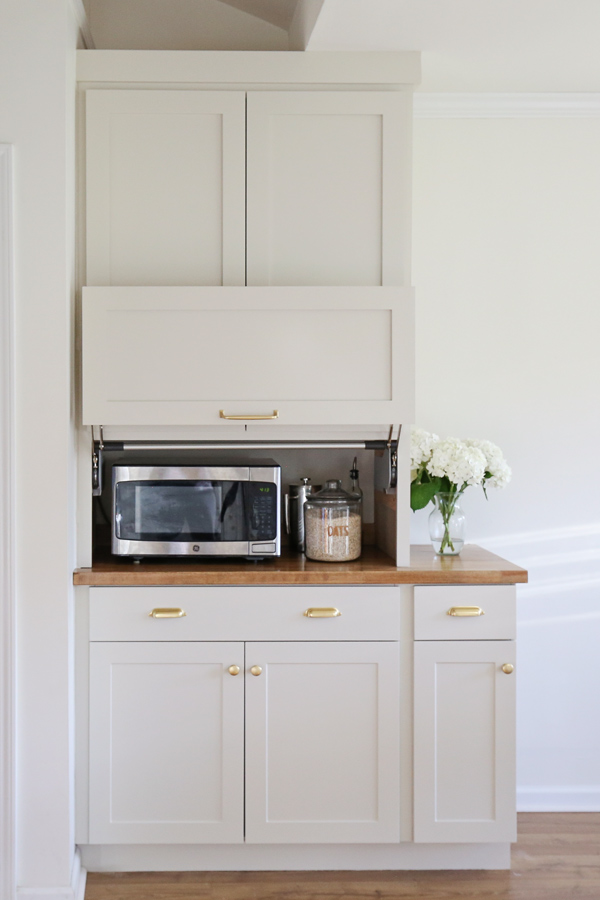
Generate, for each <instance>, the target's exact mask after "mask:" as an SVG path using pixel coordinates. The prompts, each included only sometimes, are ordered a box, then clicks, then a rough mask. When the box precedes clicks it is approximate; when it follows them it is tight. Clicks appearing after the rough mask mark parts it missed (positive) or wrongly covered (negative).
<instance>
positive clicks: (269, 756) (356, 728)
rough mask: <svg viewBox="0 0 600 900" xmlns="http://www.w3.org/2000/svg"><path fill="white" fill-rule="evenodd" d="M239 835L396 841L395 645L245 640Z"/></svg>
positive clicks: (256, 839)
mask: <svg viewBox="0 0 600 900" xmlns="http://www.w3.org/2000/svg"><path fill="white" fill-rule="evenodd" d="M246 665H247V670H246V841H247V842H249V843H255V844H256V843H342V842H352V843H364V842H376V843H384V842H396V841H399V838H400V834H399V820H400V795H399V790H400V789H399V773H400V754H399V731H400V727H399V678H400V676H399V651H398V644H397V643H395V642H388V641H373V642H370V641H356V642H351V641H347V642H346V641H336V642H335V643H334V642H327V641H319V642H311V641H303V642H285V643H277V642H269V643H248V644H247V645H246Z"/></svg>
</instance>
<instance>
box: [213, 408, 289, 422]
mask: <svg viewBox="0 0 600 900" xmlns="http://www.w3.org/2000/svg"><path fill="white" fill-rule="evenodd" d="M219 418H220V419H233V420H234V421H235V422H260V421H261V420H262V419H278V418H279V410H278V409H274V410H273V413H272V415H270V416H226V415H225V410H224V409H220V410H219Z"/></svg>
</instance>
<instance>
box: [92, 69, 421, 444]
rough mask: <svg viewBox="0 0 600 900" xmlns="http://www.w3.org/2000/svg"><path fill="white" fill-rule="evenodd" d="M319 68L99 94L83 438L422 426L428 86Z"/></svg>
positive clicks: (403, 72) (145, 82)
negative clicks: (107, 429)
mask: <svg viewBox="0 0 600 900" xmlns="http://www.w3.org/2000/svg"><path fill="white" fill-rule="evenodd" d="M305 56H306V57H307V58H304V57H303V58H302V62H301V69H302V73H299V72H298V71H296V65H297V62H298V60H297V58H296V57H297V54H290V55H289V57H288V55H285V54H282V55H281V57H282V58H281V59H279V58H278V55H276V54H271V56H269V55H268V54H264V55H261V54H258V55H256V54H255V55H254V56H252V55H250V58H244V59H243V60H241V62H243V71H248V72H252V71H254V68H253V67H254V66H255V64H257V63H260V65H261V66H262V68H261V69H260V71H261V72H262V73H263V74H262V77H261V78H258V77H255V78H250V77H249V76H248V78H247V80H246V79H244V78H242V77H241V76H240V71H239V67H238V68H237V69H236V67H235V59H232V65H233V67H234V68H233V70H232V72H231V73H230V74H229V76H228V77H227V78H225V77H223V73H221V75H220V76H219V78H217V77H216V74H215V78H214V80H213V85H216V84H218V86H219V89H218V90H205V89H204V88H206V87H209V86H211V84H210V83H208V82H206V81H205V82H204V83H203V80H202V78H200V77H199V78H198V79H196V80H190V76H189V73H188V76H185V72H182V71H180V70H179V69H177V72H178V73H179V74H178V75H177V77H176V73H175V70H171V69H169V72H171V75H170V78H167V77H166V72H165V71H163V69H164V65H165V61H164V59H163V57H160V55H158V56H157V57H156V58H155V57H153V56H149V57H148V58H147V63H148V65H149V66H150V69H148V68H146V69H144V67H143V66H142V68H141V69H140V70H139V71H138V69H137V68H136V67H139V65H140V63H141V61H140V58H139V57H135V56H131V55H127V57H126V58H125V57H123V62H126V63H127V65H126V66H125V69H126V70H127V72H128V77H127V78H126V79H123V81H122V87H118V85H119V78H118V77H117V76H116V75H115V76H111V77H110V78H109V77H107V73H106V72H104V70H102V71H103V74H102V79H101V80H100V81H97V82H94V81H91V82H90V81H87V82H86V87H85V88H84V92H85V118H86V136H85V140H86V236H85V240H86V274H85V279H84V284H85V285H86V287H87V293H86V289H84V299H83V423H84V424H87V425H90V424H100V423H102V424H105V425H124V426H129V425H131V426H137V425H142V426H168V425H177V426H180V425H181V426H196V425H198V426H205V425H217V426H218V427H219V428H221V429H222V432H223V434H225V433H233V430H234V429H237V428H239V427H240V422H252V423H254V422H256V421H257V419H262V418H267V417H268V418H269V420H270V422H271V433H272V434H274V433H275V431H274V430H273V429H272V423H273V421H275V418H276V419H277V421H278V424H280V425H284V426H297V425H299V426H305V425H311V426H313V425H314V426H324V427H329V426H338V425H341V426H357V425H358V426H365V427H371V426H376V427H377V428H383V427H386V426H387V425H388V424H389V423H390V422H408V421H411V419H412V417H413V352H414V351H413V343H414V323H413V300H412V293H411V290H410V144H411V137H410V134H411V119H412V116H411V100H412V93H411V89H410V86H409V85H408V84H405V83H403V82H402V81H401V80H398V81H396V82H393V83H392V82H390V80H389V78H390V76H389V72H388V73H387V74H385V73H386V72H387V69H386V64H385V61H383V62H377V60H375V59H374V60H372V66H374V68H373V71H372V72H371V76H370V80H369V79H367V83H365V84H361V83H359V81H358V76H356V75H355V74H353V72H351V71H350V69H351V68H352V67H350V68H349V63H350V62H351V61H350V60H347V59H346V58H345V57H344V58H340V59H338V57H337V56H336V55H333V54H332V55H331V56H330V57H328V61H327V60H326V61H325V62H327V65H326V66H325V68H323V60H321V61H319V58H318V57H315V59H314V60H313V62H311V59H310V58H308V56H307V55H305ZM259 57H260V59H259ZM360 57H361V54H357V55H356V60H355V64H356V67H358V69H357V71H358V72H359V73H360V72H361V71H362V69H361V66H362V62H363V61H362V59H361V58H360ZM236 59H237V57H236ZM394 59H396V57H394ZM185 60H188V62H190V64H191V65H192V68H194V65H196V67H198V66H200V68H199V69H198V72H199V73H200V71H201V70H202V71H204V69H202V66H205V67H206V66H207V65H208V67H209V68H210V65H212V63H210V65H209V60H207V59H206V58H205V56H203V55H200V56H199V57H196V56H195V55H193V54H189V56H186V57H185V59H181V60H180V59H179V57H177V59H176V60H174V61H173V65H175V64H177V65H179V63H180V62H181V63H183V62H184V61H185ZM194 61H195V62H194ZM97 62H98V60H95V61H94V60H92V61H91V63H93V65H92V68H93V67H94V65H95V64H96V63H97ZM101 62H102V60H101V59H100V63H101ZM167 62H168V61H167ZM238 62H240V60H239V61H238ZM114 65H115V66H117V69H118V68H119V66H118V60H114ZM214 65H215V66H217V68H216V69H215V73H216V72H217V70H218V65H217V63H216V62H215V63H214ZM161 66H163V69H161ZM128 67H129V68H128ZM131 67H133V68H131ZM176 67H177V66H176ZM100 69H102V66H100ZM271 69H272V72H271V76H270V77H269V78H267V77H266V75H267V73H268V72H270V71H271ZM313 69H314V71H313ZM392 69H393V70H394V71H396V73H397V76H398V78H399V79H401V78H402V77H405V76H406V77H408V74H410V73H412V74H413V75H414V74H415V73H414V72H413V69H414V66H412V64H411V65H408V68H406V66H404V64H403V63H402V60H396V63H395V64H394V65H393V66H392ZM124 71H125V70H124ZM151 71H153V72H155V75H154V76H153V77H152V76H151ZM219 71H221V70H220V69H219ZM160 72H162V76H161V74H160ZM276 72H278V73H281V76H282V77H281V85H282V86H283V89H279V86H278V85H277V84H276V83H275V82H274V80H273V78H274V74H275V73H276ZM286 72H287V73H288V75H289V77H283V76H284V75H285V73H286ZM311 72H312V75H311ZM325 72H327V77H325ZM378 72H379V74H380V76H381V77H380V80H379V82H378V85H379V88H381V86H382V85H388V84H389V88H390V89H388V90H381V89H374V90H371V89H370V85H372V84H375V83H376V82H374V81H373V79H375V76H376V74H377V73H378ZM136 73H137V74H136ZM292 73H295V75H293V76H292ZM97 74H98V73H97ZM301 74H302V77H300V75H301ZM184 76H185V77H184ZM317 77H321V78H324V81H322V82H321V83H317V81H316V79H317ZM161 79H162V80H161ZM386 79H387V80H386ZM184 84H185V85H186V89H182V86H183V85H184ZM136 85H137V86H136ZM257 85H261V89H257V87H256V86H257ZM294 85H296V86H297V87H299V88H301V90H293V89H291V88H293V86H294ZM158 86H160V89H159V88H158ZM245 88H247V90H246V89H245ZM100 289H102V290H103V291H108V292H110V291H113V292H114V293H113V294H112V295H111V294H110V293H94V291H100ZM238 289H241V290H239V292H238V293H227V292H228V291H236V290H238ZM127 291H130V292H131V293H126V292H127ZM186 291H188V293H185V292H186ZM194 291H196V292H197V293H193V292H194ZM253 291H254V293H252V292H253ZM386 291H387V292H388V293H386ZM393 291H395V292H396V293H394V292H393ZM135 292H137V293H135ZM142 292H143V293H142ZM190 292H191V293H190ZM203 292H204V293H203ZM221 410H223V413H224V416H227V417H233V416H235V417H238V418H237V419H234V420H233V421H234V422H235V423H236V424H232V422H231V421H224V419H223V418H222V417H221ZM276 414H277V415H276ZM252 427H259V428H260V429H261V431H263V430H266V428H267V424H266V423H264V429H263V425H262V424H261V425H259V426H254V424H253V425H252ZM254 436H255V437H256V435H254Z"/></svg>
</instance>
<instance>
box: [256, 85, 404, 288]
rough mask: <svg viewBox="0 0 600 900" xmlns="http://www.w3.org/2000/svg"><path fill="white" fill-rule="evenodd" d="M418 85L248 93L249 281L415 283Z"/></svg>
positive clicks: (302, 283)
mask: <svg viewBox="0 0 600 900" xmlns="http://www.w3.org/2000/svg"><path fill="white" fill-rule="evenodd" d="M410 102H411V97H410V94H407V93H405V92H398V91H393V92H386V93H383V92H379V91H375V92H370V91H369V92H360V93H359V92H355V91H350V92H341V91H338V92H331V91H310V92H304V91H301V92H296V91H294V92H288V91H263V92H260V93H259V92H249V93H248V162H247V165H248V213H247V215H248V244H247V252H248V267H247V278H248V284H253V285H260V284H264V285H267V284H268V285H285V284H301V285H311V284H314V285H328V284H331V285H333V284H341V285H385V284H390V285H391V284H409V283H410V281H409V255H410V241H409V231H408V222H409V217H408V208H409V196H410V187H409V180H408V179H409V154H410V132H409V125H410Z"/></svg>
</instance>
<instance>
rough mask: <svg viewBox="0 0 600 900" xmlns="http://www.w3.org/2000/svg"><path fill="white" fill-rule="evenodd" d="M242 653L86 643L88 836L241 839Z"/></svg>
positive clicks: (235, 647)
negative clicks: (235, 669)
mask: <svg viewBox="0 0 600 900" xmlns="http://www.w3.org/2000/svg"><path fill="white" fill-rule="evenodd" d="M243 660H244V645H243V643H197V642H194V643H188V642H180V641H178V642H163V641H160V642H158V641H157V642H152V643H150V642H148V643H145V642H139V643H129V642H126V641H123V642H118V643H111V642H108V643H92V644H91V647H90V797H89V800H90V843H96V844H97V843H103V844H104V843H108V844H110V843H115V844H116V843H131V844H136V843H192V842H200V841H201V842H203V843H236V842H241V841H243V787H244V785H243V774H244V772H243V765H244V764H243V749H244V735H243V722H244V674H243V672H244V668H243V667H244V662H243ZM233 665H237V666H239V667H240V671H239V674H237V675H236V676H232V675H231V674H230V673H229V671H228V669H229V667H230V666H233Z"/></svg>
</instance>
